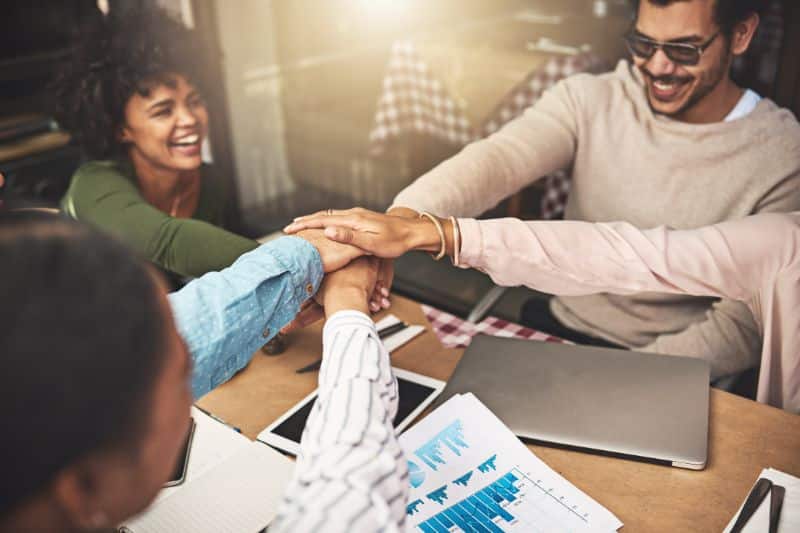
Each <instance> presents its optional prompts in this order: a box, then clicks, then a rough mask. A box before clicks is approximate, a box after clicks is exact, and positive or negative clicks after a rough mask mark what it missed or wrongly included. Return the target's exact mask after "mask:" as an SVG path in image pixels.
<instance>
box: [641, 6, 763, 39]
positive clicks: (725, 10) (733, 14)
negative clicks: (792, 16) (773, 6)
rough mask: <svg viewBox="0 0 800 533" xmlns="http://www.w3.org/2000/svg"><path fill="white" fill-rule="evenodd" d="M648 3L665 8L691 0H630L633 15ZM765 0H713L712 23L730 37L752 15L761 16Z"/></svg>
mask: <svg viewBox="0 0 800 533" xmlns="http://www.w3.org/2000/svg"><path fill="white" fill-rule="evenodd" d="M642 1H644V2H650V3H651V4H655V5H657V6H667V5H669V4H673V3H675V2H688V1H691V0H632V2H633V9H634V13H638V12H639V4H640V3H641V2H642ZM768 3H769V2H767V1H766V0H715V2H714V22H716V23H717V25H718V26H719V27H720V29H721V30H722V32H723V33H724V34H725V35H730V34H731V32H732V31H733V27H734V26H735V25H736V24H738V23H739V22H741V21H743V20H745V19H746V18H747V17H749V16H750V15H752V14H753V13H758V14H759V15H762V14H763V13H764V11H765V10H766V9H767V7H768V6H767V4H768Z"/></svg>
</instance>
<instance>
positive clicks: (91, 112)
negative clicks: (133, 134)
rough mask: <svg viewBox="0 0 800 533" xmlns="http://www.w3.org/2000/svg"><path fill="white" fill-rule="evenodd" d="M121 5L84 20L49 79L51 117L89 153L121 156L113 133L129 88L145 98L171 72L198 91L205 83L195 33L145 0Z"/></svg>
mask: <svg viewBox="0 0 800 533" xmlns="http://www.w3.org/2000/svg"><path fill="white" fill-rule="evenodd" d="M126 4H129V5H125V6H124V9H118V8H117V6H113V7H114V8H113V9H112V10H111V11H110V13H109V14H108V15H106V16H102V15H100V14H97V15H96V16H93V17H91V18H89V19H87V20H86V21H84V23H83V24H82V27H81V28H79V29H78V30H77V31H76V32H75V37H74V43H73V46H72V49H71V50H72V51H71V55H70V56H69V58H67V59H66V60H65V61H64V62H63V64H62V66H61V69H60V71H59V72H58V74H57V76H56V79H55V81H54V83H53V86H54V91H55V100H56V105H55V114H56V118H58V120H59V122H61V123H62V125H64V126H65V127H66V129H68V130H69V131H71V132H72V133H73V134H74V135H75V136H76V137H77V138H78V140H79V141H80V143H81V145H82V147H83V149H84V150H85V151H86V153H87V154H88V155H89V157H91V158H95V159H107V158H110V157H117V156H120V155H122V153H123V146H122V144H121V143H120V142H119V141H118V134H119V131H120V129H121V127H122V126H123V125H124V114H125V104H126V103H127V102H128V100H129V99H130V97H131V96H133V95H134V93H137V92H138V93H139V94H141V95H142V96H147V95H148V94H149V92H150V91H151V90H152V88H153V87H154V85H157V84H160V83H172V81H171V76H174V75H176V74H178V75H181V76H183V77H184V78H186V79H187V80H188V81H189V82H190V83H192V84H193V85H194V86H196V87H197V88H198V89H199V90H200V92H201V93H203V92H204V91H203V89H204V88H205V87H206V86H207V85H208V82H207V80H206V77H205V72H206V70H207V69H205V68H204V60H203V57H202V53H201V51H202V46H201V45H200V41H199V40H198V36H197V34H196V32H195V31H193V30H189V29H188V28H186V27H185V26H184V25H183V24H181V23H180V22H179V21H177V20H175V19H174V18H172V17H171V16H170V15H169V14H168V13H167V12H166V11H165V10H164V9H162V8H160V7H158V6H157V5H156V4H155V2H153V1H152V0H149V1H141V2H139V1H137V2H131V3H126ZM120 7H123V6H120Z"/></svg>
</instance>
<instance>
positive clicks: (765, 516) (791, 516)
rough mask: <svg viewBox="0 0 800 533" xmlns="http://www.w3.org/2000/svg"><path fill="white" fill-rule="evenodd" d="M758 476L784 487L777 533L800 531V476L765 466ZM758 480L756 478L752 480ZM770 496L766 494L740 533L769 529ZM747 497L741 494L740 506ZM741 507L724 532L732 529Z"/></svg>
mask: <svg viewBox="0 0 800 533" xmlns="http://www.w3.org/2000/svg"><path fill="white" fill-rule="evenodd" d="M758 477H759V479H760V478H762V477H763V478H767V479H769V480H770V481H772V483H774V484H775V485H778V486H781V487H783V488H784V489H786V494H785V495H784V497H783V507H782V508H781V515H780V518H779V520H778V533H789V532H791V531H800V478H796V477H794V476H791V475H789V474H787V473H785V472H781V471H780V470H775V469H774V468H765V469H764V470H762V471H761V475H760V476H758ZM755 481H758V479H756V480H754V482H755ZM770 498H771V496H770V495H769V494H767V497H766V498H764V501H762V502H761V505H760V506H759V507H758V510H757V511H756V512H755V513H754V514H753V516H752V517H750V520H748V521H747V524H745V526H744V529H742V533H759V532H761V531H768V530H769V508H770V502H771V500H770ZM745 499H747V494H743V495H742V506H744V500H745ZM741 512H742V508H741V507H739V511H737V512H736V514H735V515H734V516H733V518H732V519H731V521H730V523H729V524H728V527H726V528H725V532H724V533H728V532H729V531H731V530H732V529H733V525H734V524H735V523H736V519H737V518H738V517H739V513H741Z"/></svg>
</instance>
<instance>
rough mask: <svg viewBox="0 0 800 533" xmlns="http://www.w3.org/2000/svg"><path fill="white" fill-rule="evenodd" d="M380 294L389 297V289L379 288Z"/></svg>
mask: <svg viewBox="0 0 800 533" xmlns="http://www.w3.org/2000/svg"><path fill="white" fill-rule="evenodd" d="M381 294H383V295H384V296H389V289H387V288H386V287H381Z"/></svg>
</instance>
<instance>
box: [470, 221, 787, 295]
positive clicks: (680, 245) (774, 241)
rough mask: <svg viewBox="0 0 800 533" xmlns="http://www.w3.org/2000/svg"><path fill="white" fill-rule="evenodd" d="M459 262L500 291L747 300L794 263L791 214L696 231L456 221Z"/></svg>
mask: <svg viewBox="0 0 800 533" xmlns="http://www.w3.org/2000/svg"><path fill="white" fill-rule="evenodd" d="M459 226H460V227H461V232H462V249H461V263H462V264H463V265H465V266H471V267H475V268H478V269H480V270H483V271H484V272H486V273H487V274H489V275H490V276H491V277H492V279H493V280H494V281H495V282H496V283H498V284H500V285H508V286H513V285H527V286H529V287H531V288H534V289H537V290H540V291H544V292H548V293H551V294H557V295H585V294H592V293H599V292H614V293H622V294H627V293H636V292H645V291H654V292H669V293H686V294H692V295H698V296H700V295H703V296H718V297H727V298H732V299H735V300H744V301H747V300H750V299H751V298H753V296H754V295H755V294H756V293H757V292H758V291H759V290H760V289H761V288H762V287H764V285H765V283H771V282H772V280H774V278H775V275H776V273H777V272H778V271H779V270H780V269H781V268H783V266H784V265H787V264H789V263H790V262H791V261H793V260H794V255H795V250H797V240H798V239H797V234H798V226H797V223H796V222H795V219H794V218H793V217H792V215H779V214H764V215H755V216H752V217H748V218H746V219H741V220H736V221H729V222H724V223H721V224H717V225H714V226H708V227H704V228H700V229H696V230H671V229H668V228H664V227H660V228H655V229H650V230H639V229H637V228H635V227H633V226H632V225H630V224H627V223H624V222H616V223H589V222H577V221H564V222H523V221H521V220H518V219H511V218H506V219H495V220H484V221H477V220H472V219H460V220H459Z"/></svg>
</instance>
